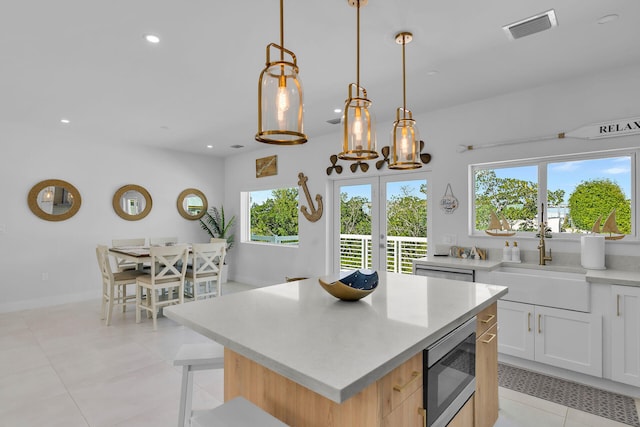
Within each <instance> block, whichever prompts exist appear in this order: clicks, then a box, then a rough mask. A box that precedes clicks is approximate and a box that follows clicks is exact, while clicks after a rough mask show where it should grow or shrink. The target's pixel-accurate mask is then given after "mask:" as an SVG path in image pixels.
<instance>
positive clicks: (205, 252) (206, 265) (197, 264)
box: [191, 239, 227, 281]
mask: <svg viewBox="0 0 640 427" xmlns="http://www.w3.org/2000/svg"><path fill="white" fill-rule="evenodd" d="M218 240H222V242H216V243H194V244H193V245H192V246H191V247H192V252H193V266H192V271H193V280H195V281H197V280H198V278H199V277H200V278H202V277H208V278H211V277H214V276H217V275H219V274H220V269H221V268H222V265H223V264H224V258H225V255H226V251H227V242H226V241H225V240H224V239H218Z"/></svg>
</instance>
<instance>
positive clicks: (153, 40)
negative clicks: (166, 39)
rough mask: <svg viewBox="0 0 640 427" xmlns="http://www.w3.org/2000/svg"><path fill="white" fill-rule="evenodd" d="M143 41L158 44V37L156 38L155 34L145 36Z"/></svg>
mask: <svg viewBox="0 0 640 427" xmlns="http://www.w3.org/2000/svg"><path fill="white" fill-rule="evenodd" d="M144 39H145V40H146V41H148V42H149V43H152V44H158V43H160V37H158V36H156V35H155V34H145V35H144Z"/></svg>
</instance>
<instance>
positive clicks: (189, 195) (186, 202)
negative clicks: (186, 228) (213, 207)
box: [177, 188, 208, 220]
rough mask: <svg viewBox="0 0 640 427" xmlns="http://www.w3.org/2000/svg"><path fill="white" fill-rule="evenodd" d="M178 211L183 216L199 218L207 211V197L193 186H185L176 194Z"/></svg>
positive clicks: (191, 218) (192, 218)
mask: <svg viewBox="0 0 640 427" xmlns="http://www.w3.org/2000/svg"><path fill="white" fill-rule="evenodd" d="M177 205H178V212H180V215H182V217H183V218H186V219H190V220H195V219H200V218H202V216H203V215H204V213H205V212H206V211H207V208H208V206H207V198H206V197H205V196H204V193H202V191H200V190H196V189H195V188H187V189H186V190H184V191H183V192H182V193H180V195H179V196H178V202H177Z"/></svg>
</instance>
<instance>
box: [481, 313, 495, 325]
mask: <svg viewBox="0 0 640 427" xmlns="http://www.w3.org/2000/svg"><path fill="white" fill-rule="evenodd" d="M495 317H496V315H495V314H490V315H489V317H488V318H487V320H481V321H480V322H482V323H489V322H491V321H492V320H493V319H494V318H495Z"/></svg>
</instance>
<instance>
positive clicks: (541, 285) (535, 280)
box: [491, 267, 591, 312]
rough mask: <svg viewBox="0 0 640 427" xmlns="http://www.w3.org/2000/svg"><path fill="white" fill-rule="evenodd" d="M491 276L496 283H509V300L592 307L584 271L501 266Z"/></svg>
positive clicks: (544, 304)
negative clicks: (571, 271)
mask: <svg viewBox="0 0 640 427" xmlns="http://www.w3.org/2000/svg"><path fill="white" fill-rule="evenodd" d="M491 276H492V279H493V281H492V283H494V284H496V285H502V286H508V287H509V293H508V294H507V295H505V296H504V297H503V299H505V300H508V301H516V302H522V303H527V304H535V305H543V306H547V307H556V308H562V309H567V310H576V311H585V312H588V311H590V305H591V299H590V285H589V282H587V280H586V278H585V274H584V273H569V272H565V271H553V270H543V269H534V268H517V267H501V268H498V269H496V270H494V271H492V272H491Z"/></svg>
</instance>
